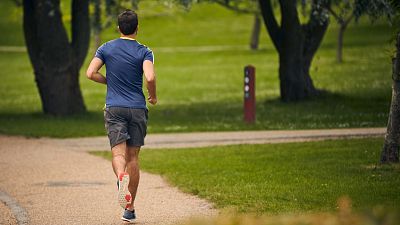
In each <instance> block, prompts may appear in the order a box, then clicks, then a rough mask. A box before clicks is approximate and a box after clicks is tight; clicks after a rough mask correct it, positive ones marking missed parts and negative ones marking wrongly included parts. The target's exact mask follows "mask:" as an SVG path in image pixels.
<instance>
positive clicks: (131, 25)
mask: <svg viewBox="0 0 400 225" xmlns="http://www.w3.org/2000/svg"><path fill="white" fill-rule="evenodd" d="M138 23H139V21H138V16H137V14H136V13H135V12H134V11H132V10H129V9H127V10H125V11H123V12H122V13H121V14H119V15H118V26H119V30H120V31H121V33H123V34H125V35H129V34H133V33H135V31H136V28H137V26H138Z"/></svg>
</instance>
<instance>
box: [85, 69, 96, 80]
mask: <svg viewBox="0 0 400 225" xmlns="http://www.w3.org/2000/svg"><path fill="white" fill-rule="evenodd" d="M93 74H94V71H93V70H90V69H88V70H87V71H86V77H87V78H88V79H89V80H92V78H93Z"/></svg>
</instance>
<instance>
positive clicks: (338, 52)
mask: <svg viewBox="0 0 400 225" xmlns="http://www.w3.org/2000/svg"><path fill="white" fill-rule="evenodd" d="M345 30H346V25H344V24H340V25H339V33H338V41H337V49H336V60H337V62H338V63H342V62H343V36H344V31H345Z"/></svg>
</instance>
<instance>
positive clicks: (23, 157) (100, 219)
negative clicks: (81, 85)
mask: <svg viewBox="0 0 400 225" xmlns="http://www.w3.org/2000/svg"><path fill="white" fill-rule="evenodd" d="M384 133H385V129H384V128H362V129H332V130H297V131H243V132H200V133H177V134H151V135H149V136H148V137H147V139H146V148H164V149H165V148H182V147H184V148H189V147H204V146H215V145H230V144H247V143H251V144H254V143H280V142H300V141H315V140H325V139H338V138H352V137H382V136H383V135H384ZM108 149H109V146H108V141H107V138H106V137H93V138H71V139H52V138H23V137H9V136H0V224H27V223H28V224H121V221H120V220H119V217H120V215H121V209H120V208H119V206H118V205H117V203H116V201H115V199H116V185H115V178H114V175H113V173H112V170H111V165H110V162H108V161H106V160H103V159H101V158H98V157H95V156H92V155H89V154H87V152H86V151H91V150H108ZM141 178H142V180H141V183H140V186H139V195H138V199H137V212H138V216H139V219H138V221H137V224H155V225H157V224H172V223H175V222H177V221H180V220H182V219H184V218H187V217H190V216H209V215H214V214H216V213H217V211H216V210H215V209H213V208H212V205H211V204H210V203H208V202H206V201H204V200H201V199H199V198H197V197H195V196H191V195H188V194H184V193H182V192H180V191H179V190H178V189H176V188H174V187H171V186H169V185H168V184H167V183H165V181H164V180H163V179H162V178H161V177H160V176H157V175H152V174H148V173H145V172H142V173H141Z"/></svg>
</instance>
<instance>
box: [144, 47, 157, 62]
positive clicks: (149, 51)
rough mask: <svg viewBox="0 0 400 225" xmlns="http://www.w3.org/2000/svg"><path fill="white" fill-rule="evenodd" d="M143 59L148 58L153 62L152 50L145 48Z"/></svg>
mask: <svg viewBox="0 0 400 225" xmlns="http://www.w3.org/2000/svg"><path fill="white" fill-rule="evenodd" d="M145 60H150V61H151V62H152V63H153V64H154V54H153V51H151V50H150V49H149V48H147V49H146V52H145V53H144V59H143V61H145Z"/></svg>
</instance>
